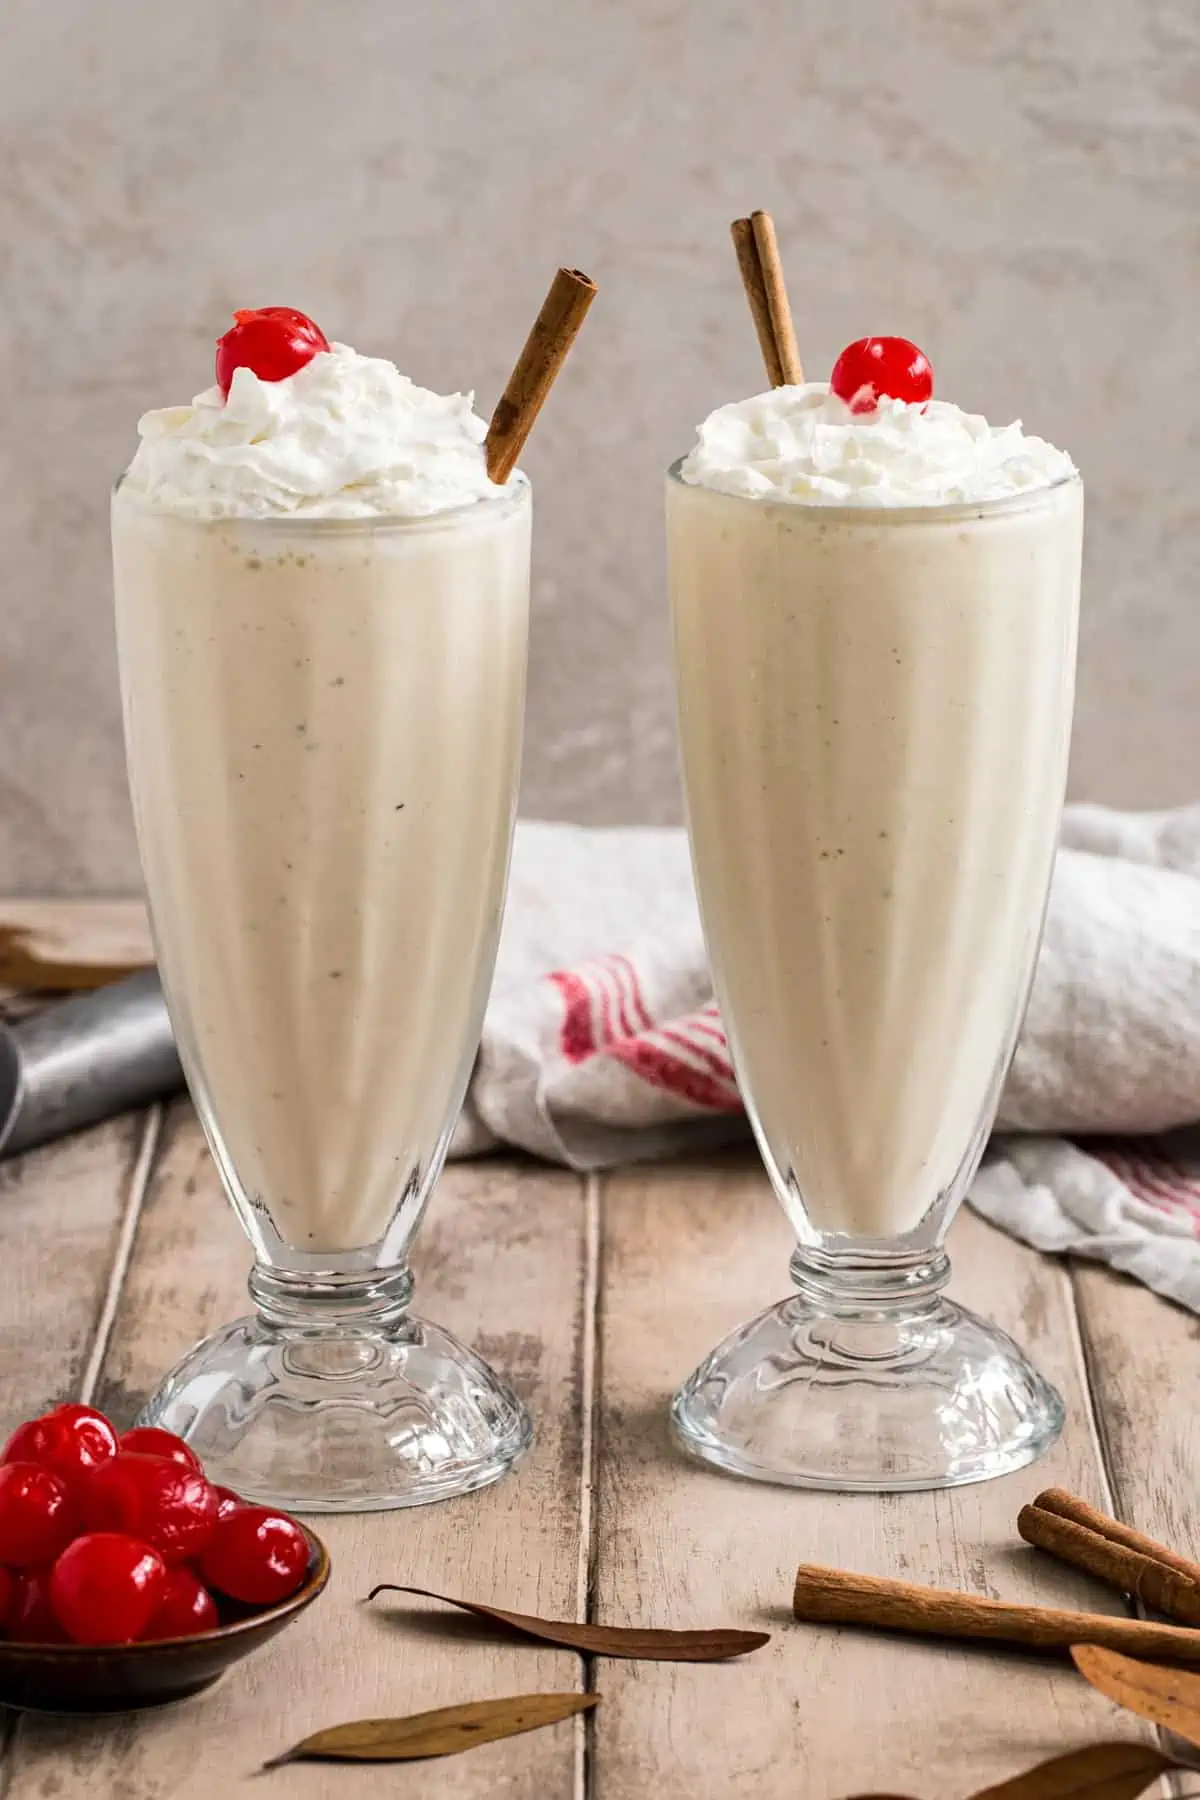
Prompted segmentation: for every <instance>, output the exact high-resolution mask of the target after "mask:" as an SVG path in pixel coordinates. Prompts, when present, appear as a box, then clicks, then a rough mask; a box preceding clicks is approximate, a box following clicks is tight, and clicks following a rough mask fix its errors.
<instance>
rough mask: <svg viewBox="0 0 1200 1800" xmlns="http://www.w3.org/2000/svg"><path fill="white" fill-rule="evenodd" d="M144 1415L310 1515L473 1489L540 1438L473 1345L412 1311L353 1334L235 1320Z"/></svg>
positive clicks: (223, 1469)
mask: <svg viewBox="0 0 1200 1800" xmlns="http://www.w3.org/2000/svg"><path fill="white" fill-rule="evenodd" d="M138 1424H139V1425H162V1426H164V1427H165V1428H166V1429H167V1430H168V1431H174V1432H177V1433H178V1434H179V1436H180V1437H183V1438H186V1440H187V1442H188V1443H189V1444H191V1445H192V1447H193V1449H194V1450H195V1451H196V1454H197V1455H198V1456H199V1457H200V1458H201V1459H202V1461H203V1463H204V1467H205V1472H206V1473H207V1474H208V1476H209V1477H210V1479H211V1480H213V1481H214V1482H218V1483H220V1484H221V1485H222V1486H225V1487H231V1488H233V1489H234V1490H235V1491H236V1492H237V1493H239V1494H241V1495H243V1496H244V1497H245V1498H246V1499H248V1500H255V1501H257V1502H259V1503H262V1504H267V1503H270V1504H272V1505H275V1506H282V1507H285V1508H287V1509H288V1510H289V1511H291V1512H300V1513H305V1512H308V1513H314V1512H373V1511H383V1510H385V1509H387V1508H391V1507H400V1506H422V1505H424V1504H425V1503H426V1502H427V1501H430V1500H448V1499H450V1498H452V1497H453V1496H454V1495H457V1494H468V1493H471V1492H472V1491H473V1490H474V1489H476V1488H481V1487H486V1486H487V1485H488V1483H489V1482H492V1481H497V1480H498V1479H499V1478H500V1476H501V1475H504V1474H506V1473H507V1471H508V1470H509V1469H511V1468H512V1467H513V1465H514V1464H515V1463H516V1462H517V1460H518V1459H519V1457H520V1456H521V1455H522V1454H523V1452H524V1451H525V1450H526V1449H527V1448H528V1446H529V1443H530V1441H531V1438H532V1435H533V1434H532V1427H531V1425H530V1421H529V1414H528V1413H527V1412H526V1410H525V1408H524V1406H523V1405H522V1404H521V1402H520V1401H519V1400H518V1399H517V1397H516V1395H515V1394H513V1393H511V1392H510V1390H509V1389H508V1388H507V1387H506V1386H505V1385H504V1384H503V1382H501V1381H500V1380H499V1378H498V1377H497V1376H496V1375H495V1374H493V1372H492V1370H491V1369H489V1367H488V1366H487V1364H486V1363H485V1362H483V1361H482V1360H481V1358H479V1357H478V1356H476V1355H475V1353H474V1351H473V1350H469V1349H468V1348H467V1347H466V1345H465V1344H460V1343H459V1341H458V1339H457V1338H455V1337H452V1336H451V1334H450V1333H449V1332H448V1331H444V1330H443V1329H442V1327H441V1326H440V1325H431V1324H429V1323H428V1322H427V1321H426V1320H423V1319H419V1318H415V1317H413V1316H412V1315H411V1314H410V1313H408V1312H405V1313H403V1314H402V1316H401V1317H400V1318H399V1319H398V1320H393V1321H392V1322H390V1323H389V1324H388V1325H387V1326H386V1327H385V1328H384V1327H380V1326H378V1325H376V1326H374V1327H373V1328H369V1329H365V1328H363V1327H362V1326H361V1325H360V1326H358V1327H356V1328H354V1329H350V1330H346V1331H344V1332H338V1331H331V1330H329V1329H323V1330H310V1331H305V1330H302V1329H298V1328H292V1329H289V1328H286V1327H280V1326H279V1325H277V1324H274V1323H271V1322H269V1321H266V1320H264V1319H263V1318H261V1317H251V1318H245V1319H238V1320H236V1321H235V1322H234V1323H233V1324H232V1325H227V1326H225V1327H224V1329H223V1330H221V1331H218V1332H216V1333H215V1334H214V1335H213V1336H212V1337H210V1338H206V1339H205V1340H204V1342H203V1343H201V1344H198V1345H197V1346H196V1348H195V1349H194V1350H192V1351H191V1352H190V1353H189V1354H188V1355H187V1356H185V1357H184V1359H183V1361H182V1362H181V1363H179V1364H178V1365H177V1366H176V1367H175V1368H174V1369H173V1370H172V1371H171V1373H170V1374H169V1375H168V1376H167V1378H166V1380H165V1381H164V1382H163V1384H162V1386H161V1387H160V1388H159V1390H158V1392H157V1393H156V1394H155V1395H154V1397H153V1399H152V1400H151V1401H150V1402H149V1404H148V1405H147V1406H146V1407H144V1408H143V1410H142V1412H141V1413H140V1415H139V1417H138Z"/></svg>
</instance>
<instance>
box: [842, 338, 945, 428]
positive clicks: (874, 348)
mask: <svg viewBox="0 0 1200 1800" xmlns="http://www.w3.org/2000/svg"><path fill="white" fill-rule="evenodd" d="M829 386H830V388H831V389H832V391H833V392H834V393H835V394H836V395H837V396H838V398H839V399H841V400H844V401H845V402H846V405H847V406H848V407H849V408H850V411H851V412H852V413H869V412H874V411H875V408H876V407H877V406H878V404H879V402H880V400H881V399H882V398H883V397H884V396H885V395H886V397H887V398H888V399H889V400H905V401H907V402H908V404H909V405H910V406H922V405H924V403H925V401H926V400H930V399H932V397H933V369H932V367H931V366H930V362H929V358H928V357H927V356H926V354H925V352H924V351H923V350H918V348H917V346H916V345H915V344H912V343H910V342H909V340H908V339H907V338H901V337H865V338H859V339H858V341H857V343H854V344H848V345H847V346H846V348H845V349H844V350H843V351H842V354H841V355H840V356H839V357H838V359H837V361H836V362H835V363H834V365H833V374H832V375H831V376H830V377H829Z"/></svg>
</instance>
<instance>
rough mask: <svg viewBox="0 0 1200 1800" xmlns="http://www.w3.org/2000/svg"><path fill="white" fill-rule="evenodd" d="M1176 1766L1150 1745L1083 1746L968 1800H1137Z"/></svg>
mask: <svg viewBox="0 0 1200 1800" xmlns="http://www.w3.org/2000/svg"><path fill="white" fill-rule="evenodd" d="M1178 1766H1179V1765H1178V1764H1177V1763H1175V1762H1173V1761H1172V1759H1171V1758H1170V1757H1169V1756H1164V1755H1163V1753H1162V1751H1161V1750H1156V1749H1155V1747H1154V1745H1153V1744H1130V1743H1116V1744H1089V1745H1088V1746H1087V1748H1086V1749H1084V1750H1068V1751H1067V1753H1066V1755H1065V1756H1052V1757H1051V1758H1050V1760H1049V1762H1041V1763H1038V1764H1036V1765H1035V1767H1034V1768H1032V1769H1026V1770H1025V1771H1024V1773H1023V1774H1021V1775H1014V1776H1013V1777H1012V1778H1011V1780H1009V1781H1001V1782H999V1783H997V1785H996V1786H995V1787H987V1788H981V1789H980V1791H979V1792H978V1793H977V1794H973V1795H972V1796H971V1800H1137V1795H1138V1794H1140V1793H1141V1792H1142V1791H1143V1789H1145V1788H1148V1787H1149V1786H1150V1783H1151V1782H1152V1781H1155V1780H1157V1778H1158V1777H1159V1776H1160V1775H1161V1774H1162V1773H1163V1772H1164V1770H1166V1769H1174V1768H1178Z"/></svg>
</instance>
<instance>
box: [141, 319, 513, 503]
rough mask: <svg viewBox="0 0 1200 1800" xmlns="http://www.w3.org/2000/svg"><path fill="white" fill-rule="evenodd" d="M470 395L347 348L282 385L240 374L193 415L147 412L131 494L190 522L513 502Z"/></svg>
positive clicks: (176, 409) (195, 404) (201, 397)
mask: <svg viewBox="0 0 1200 1800" xmlns="http://www.w3.org/2000/svg"><path fill="white" fill-rule="evenodd" d="M473 398H474V396H473V395H471V394H448V395H443V394H433V393H430V392H429V390H428V389H426V388H420V387H417V386H416V385H415V383H414V382H411V381H410V380H409V379H408V377H407V376H406V375H401V373H400V372H399V370H398V369H397V368H396V366H395V364H394V363H390V362H387V361H385V360H384V359H383V358H381V357H374V356H360V355H359V354H358V352H357V351H355V350H351V349H350V348H349V346H348V345H346V344H333V345H332V346H331V347H330V349H329V350H328V351H318V353H317V355H316V356H314V357H313V358H312V360H311V362H308V363H306V364H305V365H304V367H303V368H302V369H297V371H296V373H295V374H294V375H289V376H287V378H286V379H285V380H283V381H262V380H260V379H259V377H258V376H257V375H256V374H255V373H254V371H253V370H252V369H247V368H240V369H238V370H237V372H236V373H235V375H234V377H233V381H232V383H231V384H230V388H229V398H228V399H225V398H224V397H223V395H222V393H221V390H220V388H217V387H212V388H209V389H208V390H207V391H206V392H205V393H203V394H197V396H196V398H195V399H194V400H193V401H192V404H191V405H190V406H169V407H165V408H164V409H162V410H161V411H158V412H148V413H146V414H145V416H144V417H143V418H142V420H141V421H140V423H139V425H138V433H139V435H140V437H141V440H142V441H141V443H140V445H139V446H138V450H137V454H136V455H135V457H134V459H133V461H132V463H131V464H130V466H129V470H128V473H127V475H126V478H125V481H126V486H127V488H128V491H129V492H131V493H133V494H136V495H139V496H140V497H142V498H143V499H144V500H145V501H146V502H147V504H149V505H151V506H153V507H155V508H157V509H159V510H160V511H163V512H171V513H181V514H184V515H186V516H187V517H190V518H226V517H239V518H263V517H270V516H273V515H278V514H296V513H306V514H311V515H314V516H318V517H322V518H330V519H360V518H372V517H375V516H388V515H391V516H394V517H417V516H420V515H423V514H428V513H438V512H445V511H448V510H449V509H450V508H451V507H456V506H464V505H468V504H469V503H470V502H471V501H474V500H488V499H492V498H495V497H496V496H499V495H503V494H504V493H505V491H506V490H505V488H503V487H500V486H497V485H496V484H495V483H494V482H492V481H489V479H488V474H487V466H486V463H485V460H484V450H483V440H484V437H485V436H486V433H487V426H486V425H485V424H484V422H483V420H482V419H481V418H479V417H478V416H477V415H476V413H475V412H474V411H473V410H472V402H473Z"/></svg>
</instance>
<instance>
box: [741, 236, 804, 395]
mask: <svg viewBox="0 0 1200 1800" xmlns="http://www.w3.org/2000/svg"><path fill="white" fill-rule="evenodd" d="M729 231H730V235H731V237H732V238H733V247H734V249H735V250H736V251H737V259H738V268H739V269H740V270H741V275H742V286H743V287H744V288H745V290H746V299H747V300H748V301H749V303H750V316H751V318H752V319H753V320H754V329H755V331H756V332H757V333H758V347H759V349H760V350H761V351H762V358H763V362H764V363H765V365H766V370H767V380H768V381H769V382H770V383H771V386H772V387H783V386H785V385H789V386H790V385H792V384H795V383H798V382H801V381H803V380H804V370H803V368H802V367H801V364H800V352H799V350H798V349H797V347H796V331H795V327H794V326H793V324H792V309H791V307H790V306H789V305H788V297H787V288H786V286H785V285H784V279H783V264H782V263H781V261H780V259H779V243H778V240H777V239H776V236H775V222H774V220H773V219H772V217H771V215H770V213H767V212H756V213H751V215H750V217H749V218H748V219H735V220H734V221H733V224H732V225H731V226H730V227H729Z"/></svg>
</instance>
